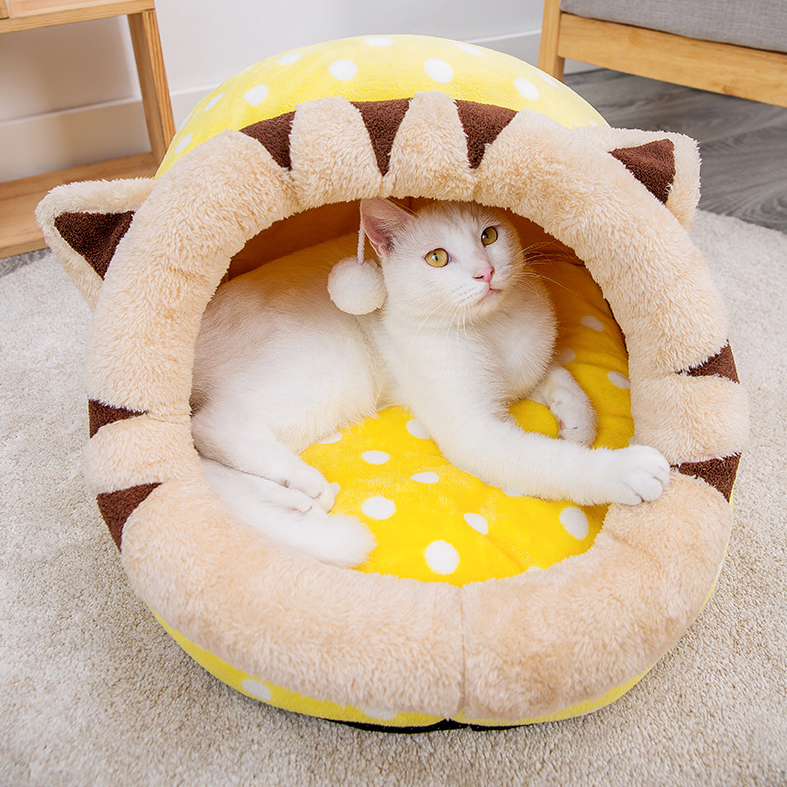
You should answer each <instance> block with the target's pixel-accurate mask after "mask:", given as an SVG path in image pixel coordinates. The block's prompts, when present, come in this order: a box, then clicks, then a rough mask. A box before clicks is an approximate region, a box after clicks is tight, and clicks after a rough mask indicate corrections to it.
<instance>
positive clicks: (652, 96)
mask: <svg viewBox="0 0 787 787" xmlns="http://www.w3.org/2000/svg"><path fill="white" fill-rule="evenodd" d="M566 83H567V84H568V85H569V86H570V87H571V88H573V89H574V90H575V91H576V92H577V93H579V94H580V95H581V96H582V97H583V98H585V99H586V100H587V101H589V102H590V103H591V104H592V105H593V106H594V107H595V108H596V109H597V110H598V111H599V112H600V113H601V114H602V115H603V116H604V118H605V119H606V121H607V122H608V123H609V124H610V125H612V126H618V127H621V128H641V129H648V130H661V131H677V132H680V133H682V134H687V135H688V136H690V137H693V138H694V139H696V140H697V141H698V142H699V143H700V153H701V155H702V197H701V199H700V207H701V208H702V209H703V210H707V211H710V212H712V213H721V214H724V215H727V216H736V217H737V218H739V219H743V220H744V221H748V222H750V223H752V224H759V225H760V226H762V227H770V228H772V229H777V230H780V231H781V232H784V233H787V108H784V107H773V106H770V105H769V104H761V103H758V102H756V101H746V100H744V99H740V98H733V97H731V96H722V95H719V94H716V93H707V92H704V91H702V90H693V89H692V88H687V87H680V86H678V85H670V84H667V83H665V82H656V81H654V80H652V79H643V78H641V77H635V76H631V75H629V74H621V73H618V72H616V71H604V70H602V71H590V72H586V73H582V74H572V75H569V76H567V77H566Z"/></svg>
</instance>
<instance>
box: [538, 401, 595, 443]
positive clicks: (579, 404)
mask: <svg viewBox="0 0 787 787" xmlns="http://www.w3.org/2000/svg"><path fill="white" fill-rule="evenodd" d="M559 393H560V392H559ZM549 411H550V412H551V413H552V415H554V416H555V418H556V419H557V423H558V436H559V437H562V438H563V439H564V440H568V441H569V442H571V443H578V444H579V445H586V446H590V445H593V441H594V440H595V439H596V413H595V411H594V410H593V408H592V407H591V405H590V402H589V401H588V400H587V399H586V398H584V397H577V396H572V395H571V392H568V391H567V392H566V393H565V394H564V395H563V396H559V398H557V399H556V400H554V401H553V402H552V403H551V404H550V407H549Z"/></svg>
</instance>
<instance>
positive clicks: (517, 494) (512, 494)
mask: <svg viewBox="0 0 787 787" xmlns="http://www.w3.org/2000/svg"><path fill="white" fill-rule="evenodd" d="M503 494H504V495H508V496H509V497H524V495H523V494H522V493H521V492H517V491H516V489H504V490H503Z"/></svg>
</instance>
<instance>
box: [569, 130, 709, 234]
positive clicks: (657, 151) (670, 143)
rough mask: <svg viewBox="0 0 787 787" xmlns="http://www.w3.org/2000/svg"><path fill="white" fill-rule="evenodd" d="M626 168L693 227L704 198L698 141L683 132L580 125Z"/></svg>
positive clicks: (678, 216) (686, 225)
mask: <svg viewBox="0 0 787 787" xmlns="http://www.w3.org/2000/svg"><path fill="white" fill-rule="evenodd" d="M576 130H577V131H578V132H580V133H581V134H582V135H583V136H585V137H586V138H587V139H589V140H591V141H592V142H594V143H595V144H597V145H598V146H599V147H601V148H602V149H603V150H606V151H607V152H608V153H609V154H610V155H611V156H613V157H614V158H616V159H617V160H618V161H620V162H621V163H622V164H623V165H624V166H625V167H626V169H628V171H629V172H630V173H631V174H632V175H633V176H634V177H635V178H636V179H637V180H639V181H640V182H641V183H642V184H643V185H644V186H645V187H646V188H647V189H648V191H650V193H651V194H653V196H654V197H656V199H658V200H660V201H661V202H663V203H664V204H665V205H666V206H667V208H669V209H670V210H671V211H672V213H673V214H674V215H675V217H676V218H677V219H678V221H679V222H680V223H681V224H682V225H683V227H684V228H685V229H686V230H690V229H691V225H692V222H693V220H694V212H695V210H696V208H697V203H698V202H699V198H700V156H699V151H698V149H697V143H696V142H695V141H694V140H693V139H691V138H690V137H687V136H684V135H683V134H674V133H671V132H665V131H638V130H636V129H622V128H608V127H604V126H597V127H592V128H586V127H582V128H577V129H576Z"/></svg>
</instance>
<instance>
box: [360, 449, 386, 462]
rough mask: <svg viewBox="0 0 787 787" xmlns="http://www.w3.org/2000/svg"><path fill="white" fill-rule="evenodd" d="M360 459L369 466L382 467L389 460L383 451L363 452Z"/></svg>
mask: <svg viewBox="0 0 787 787" xmlns="http://www.w3.org/2000/svg"><path fill="white" fill-rule="evenodd" d="M361 457H362V458H363V461H364V462H368V463H369V464H370V465H384V464H385V463H386V462H387V461H388V460H389V459H390V458H391V457H390V455H389V454H386V453H385V451H365V452H364V453H363V454H361Z"/></svg>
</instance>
